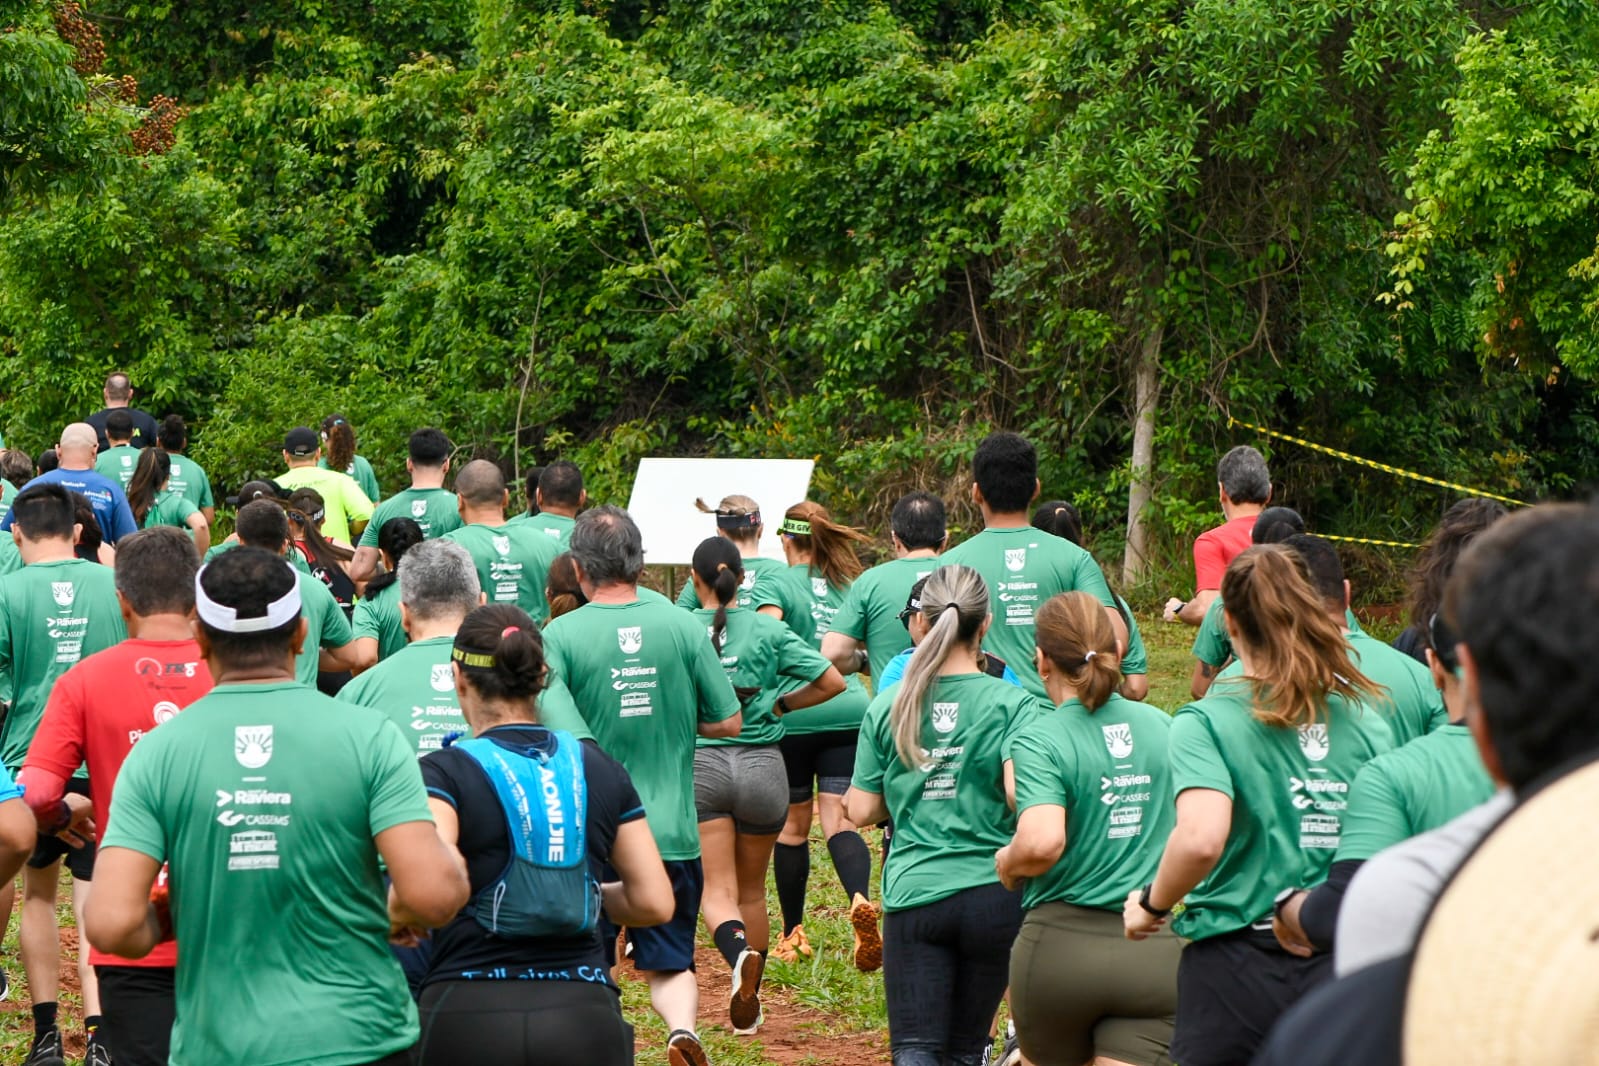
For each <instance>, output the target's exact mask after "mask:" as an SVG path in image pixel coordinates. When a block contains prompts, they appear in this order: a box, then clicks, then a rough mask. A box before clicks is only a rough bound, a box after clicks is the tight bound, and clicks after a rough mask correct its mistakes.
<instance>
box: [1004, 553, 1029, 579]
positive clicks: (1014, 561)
mask: <svg viewBox="0 0 1599 1066" xmlns="http://www.w3.org/2000/svg"><path fill="white" fill-rule="evenodd" d="M1026 565H1027V549H1026V548H1006V549H1005V569H1006V570H1009V571H1011V572H1012V573H1015V572H1017V571H1019V570H1021V569H1022V567H1024V566H1026Z"/></svg>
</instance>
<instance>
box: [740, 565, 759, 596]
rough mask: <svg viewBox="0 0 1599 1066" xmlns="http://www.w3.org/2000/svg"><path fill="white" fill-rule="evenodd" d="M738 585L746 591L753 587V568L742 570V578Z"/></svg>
mask: <svg viewBox="0 0 1599 1066" xmlns="http://www.w3.org/2000/svg"><path fill="white" fill-rule="evenodd" d="M738 587H739V588H741V589H743V590H744V591H745V592H748V591H749V590H750V589H752V588H754V587H755V571H753V570H746V571H744V580H743V581H740V582H739V583H738Z"/></svg>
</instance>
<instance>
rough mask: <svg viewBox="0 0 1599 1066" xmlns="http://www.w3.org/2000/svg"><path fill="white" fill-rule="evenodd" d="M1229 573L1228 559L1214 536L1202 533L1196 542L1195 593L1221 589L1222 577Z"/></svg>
mask: <svg viewBox="0 0 1599 1066" xmlns="http://www.w3.org/2000/svg"><path fill="white" fill-rule="evenodd" d="M1226 572H1227V559H1226V557H1225V556H1224V555H1223V553H1222V546H1221V544H1220V543H1219V542H1218V541H1217V539H1216V537H1215V535H1214V534H1212V533H1210V532H1205V533H1201V534H1200V535H1199V537H1198V539H1196V540H1195V541H1194V591H1195V592H1203V591H1204V590H1205V589H1219V588H1221V577H1222V575H1223V574H1225V573H1226Z"/></svg>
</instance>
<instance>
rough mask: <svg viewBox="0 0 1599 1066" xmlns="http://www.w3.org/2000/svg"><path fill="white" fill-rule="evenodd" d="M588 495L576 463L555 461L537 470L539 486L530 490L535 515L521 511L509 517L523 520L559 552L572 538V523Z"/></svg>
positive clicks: (585, 502)
mask: <svg viewBox="0 0 1599 1066" xmlns="http://www.w3.org/2000/svg"><path fill="white" fill-rule="evenodd" d="M588 499H589V494H588V492H587V491H586V490H585V489H584V488H583V472H582V471H581V470H579V469H578V468H577V464H576V463H569V462H567V461H566V460H564V459H562V460H558V461H556V462H553V463H551V464H550V465H549V466H546V467H545V468H544V469H543V470H541V471H540V472H539V479H538V486H537V487H536V488H535V489H534V490H533V503H534V506H535V507H536V508H537V513H536V514H528V513H527V512H523V513H522V514H520V515H518V516H517V517H516V518H513V519H511V521H512V522H515V523H526V525H527V527H528V528H529V529H536V530H538V531H539V532H540V533H543V534H544V535H545V536H547V537H550V538H551V539H553V540H554V541H555V543H556V544H558V545H560V548H561V550H562V551H565V550H566V546H567V545H568V544H570V543H571V541H572V524H573V523H574V522H576V521H577V516H578V513H579V512H580V511H582V510H583V507H584V505H585V504H587V503H588Z"/></svg>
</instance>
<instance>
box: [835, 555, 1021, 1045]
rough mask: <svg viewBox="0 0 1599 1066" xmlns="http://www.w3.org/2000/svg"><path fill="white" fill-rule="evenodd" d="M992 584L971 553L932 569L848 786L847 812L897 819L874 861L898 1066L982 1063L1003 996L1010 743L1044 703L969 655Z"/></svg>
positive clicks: (1011, 930)
mask: <svg viewBox="0 0 1599 1066" xmlns="http://www.w3.org/2000/svg"><path fill="white" fill-rule="evenodd" d="M988 604H989V598H988V586H987V585H986V584H984V582H983V579H982V577H981V576H980V575H979V574H978V573H977V571H976V570H973V569H971V568H970V567H967V566H943V567H940V568H939V569H937V570H935V571H933V573H932V574H930V575H928V578H927V585H926V586H925V587H924V588H923V590H922V614H923V615H924V617H925V618H926V619H927V620H928V622H929V623H930V629H929V630H928V634H927V638H926V639H925V640H923V641H922V643H921V644H920V645H918V646H917V648H916V652H915V653H914V654H913V655H912V656H911V660H910V665H909V666H908V667H906V670H905V677H904V680H902V681H901V682H900V683H899V684H898V685H896V686H895V687H893V688H891V689H889V690H887V691H885V692H882V693H879V694H878V695H877V697H876V698H875V699H873V701H872V704H871V706H870V707H869V708H868V709H867V712H866V718H865V720H864V721H863V722H862V723H861V736H860V744H859V746H858V747H857V749H856V754H855V776H854V779H853V780H852V781H851V783H850V789H849V793H848V794H847V795H846V796H845V797H844V808H845V813H846V815H847V816H848V817H849V819H850V821H852V822H854V823H855V824H856V825H869V824H872V823H876V822H881V821H883V820H884V819H885V818H890V817H891V818H893V820H894V847H893V848H892V850H890V851H889V853H888V858H887V860H886V861H885V863H884V867H883V911H884V914H885V917H884V919H883V984H884V988H885V990H886V992H887V998H888V1036H889V1047H890V1049H891V1050H892V1052H893V1060H894V1066H981V1064H983V1063H985V1062H986V1061H987V1053H988V1046H989V1031H990V1025H991V1024H992V1022H993V1020H994V1011H995V1009H996V1008H997V1007H998V1006H999V1001H1000V997H1001V996H1002V995H1004V992H1005V983H1006V980H1007V977H1008V969H1009V963H1010V948H1011V944H1012V942H1013V941H1014V940H1015V939H1016V933H1017V930H1018V929H1019V928H1020V926H1021V920H1022V911H1021V898H1020V896H1019V894H1018V893H1015V892H1012V891H1011V890H1009V889H1007V888H1006V887H1005V886H1004V885H1002V884H1001V883H1000V881H999V876H998V874H997V873H996V871H995V869H994V853H995V852H996V851H998V850H999V849H1000V848H1001V847H1003V846H1004V845H1005V844H1006V843H1008V842H1009V841H1010V838H1011V833H1012V831H1013V830H1014V829H1015V824H1016V819H1015V816H1014V815H1013V814H1012V812H1011V805H1010V797H1011V792H1012V785H1011V767H1010V762H1009V760H1008V758H1007V757H1006V755H1005V750H1006V749H1007V748H1008V747H1009V745H1010V744H1011V743H1012V742H1013V741H1014V740H1015V738H1016V736H1017V735H1018V733H1019V732H1020V731H1021V730H1022V728H1023V727H1024V726H1025V725H1026V724H1027V722H1028V721H1029V720H1031V719H1032V718H1033V717H1034V716H1036V715H1037V714H1039V713H1041V712H1042V710H1043V708H1042V706H1041V705H1040V704H1039V703H1038V701H1037V700H1036V699H1035V698H1034V697H1032V696H1030V695H1028V694H1027V692H1026V691H1025V690H1024V689H1020V688H1017V687H1016V686H1015V685H1009V684H1006V683H1005V682H1004V681H1001V680H999V679H998V678H995V677H990V676H989V675H988V674H987V673H985V672H984V671H983V670H982V668H981V667H980V666H979V665H978V656H979V654H981V653H980V651H979V648H980V647H981V644H982V639H983V634H984V633H985V632H986V631H987V630H988V625H989V621H990V615H989V610H988Z"/></svg>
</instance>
